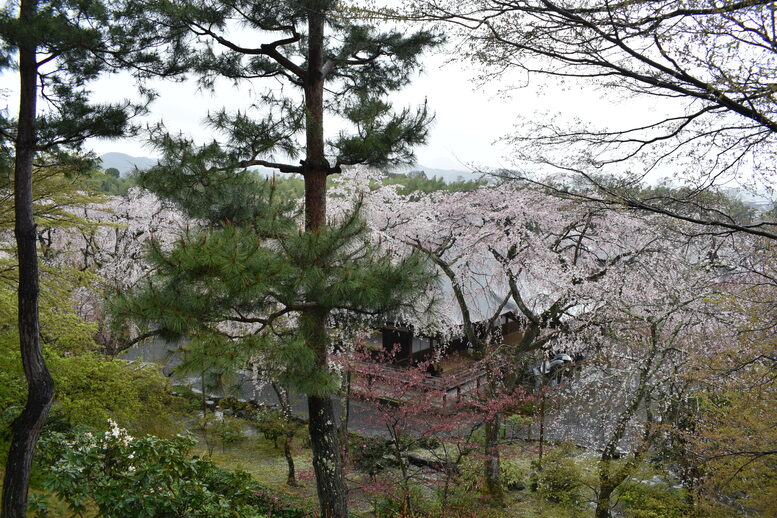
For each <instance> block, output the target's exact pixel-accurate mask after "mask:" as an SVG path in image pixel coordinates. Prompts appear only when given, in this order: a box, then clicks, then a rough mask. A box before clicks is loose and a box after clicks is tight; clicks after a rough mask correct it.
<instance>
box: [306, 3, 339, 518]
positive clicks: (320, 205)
mask: <svg viewBox="0 0 777 518" xmlns="http://www.w3.org/2000/svg"><path fill="white" fill-rule="evenodd" d="M324 25H325V18H324V15H323V13H321V12H318V11H313V10H311V11H309V12H308V69H307V71H306V74H305V83H304V92H305V138H306V141H305V144H306V156H305V161H304V162H303V175H304V177H305V231H306V232H313V233H318V232H320V230H321V229H323V228H324V226H325V225H326V177H327V174H328V173H329V164H328V163H327V161H326V157H325V155H324V75H323V67H324ZM327 316H328V311H327V310H324V309H322V308H313V309H310V310H307V311H305V312H303V313H302V316H301V318H302V327H303V334H304V337H305V340H306V341H307V343H308V346H309V347H310V348H311V349H312V350H313V351H314V352H315V353H316V361H317V367H318V368H319V369H324V370H326V369H328V366H327V358H326V356H327V344H328V340H327V336H326V320H327ZM308 414H309V430H310V444H311V447H312V449H313V469H314V471H315V474H316V488H317V489H318V500H319V504H320V505H321V516H322V518H347V517H348V505H347V499H346V497H347V488H346V485H345V476H344V474H343V467H342V463H341V462H340V460H341V459H340V446H339V441H338V437H337V426H336V421H335V412H334V403H333V401H332V396H331V395H329V394H310V395H308Z"/></svg>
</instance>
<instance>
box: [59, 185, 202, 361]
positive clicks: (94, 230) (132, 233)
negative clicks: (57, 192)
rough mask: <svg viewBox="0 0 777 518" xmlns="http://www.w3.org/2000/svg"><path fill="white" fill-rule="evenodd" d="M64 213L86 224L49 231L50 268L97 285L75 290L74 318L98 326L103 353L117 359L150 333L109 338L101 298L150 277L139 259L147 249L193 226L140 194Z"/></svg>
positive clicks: (134, 192)
mask: <svg viewBox="0 0 777 518" xmlns="http://www.w3.org/2000/svg"><path fill="white" fill-rule="evenodd" d="M69 210H70V211H71V212H73V216H75V217H78V218H81V220H82V221H85V222H89V223H90V224H89V225H84V226H81V227H79V228H75V229H55V230H53V231H51V232H50V233H49V235H48V236H47V239H48V247H47V248H48V249H49V250H50V253H49V258H48V260H49V261H50V262H51V263H52V264H53V265H63V266H67V267H69V268H75V269H79V270H82V271H90V272H93V273H95V274H97V276H98V277H99V279H100V282H99V283H98V284H97V285H95V286H93V287H92V288H82V289H81V290H79V292H78V294H77V297H76V300H77V301H78V303H79V306H80V307H79V312H80V314H81V315H82V316H83V317H84V318H86V319H87V320H89V321H93V322H98V323H99V324H100V326H101V329H100V332H99V333H100V335H101V342H102V343H103V345H104V346H105V348H106V350H107V351H108V352H110V353H112V354H117V353H118V352H120V351H121V350H124V349H126V348H128V347H131V346H132V345H133V344H135V343H137V342H138V341H140V340H142V339H145V338H149V337H150V336H153V334H155V332H156V331H155V330H152V331H150V332H147V333H142V334H140V335H138V334H137V333H136V332H134V331H133V332H130V330H129V329H126V328H125V329H124V332H123V333H119V334H116V333H112V332H111V331H110V329H109V327H110V322H109V321H108V320H109V319H108V318H107V313H106V311H105V300H106V297H111V296H113V295H116V294H118V293H121V292H123V291H125V290H127V289H129V288H131V287H132V286H134V285H135V284H136V283H137V282H138V281H139V280H140V279H142V278H143V277H144V276H145V275H147V274H148V273H149V272H150V271H151V269H152V265H151V264H150V263H149V262H148V261H147V260H146V258H145V257H146V252H147V250H148V248H149V246H151V244H152V243H156V246H160V247H163V248H167V247H169V246H170V245H171V244H172V243H173V242H174V241H175V239H177V237H178V235H179V233H180V231H182V230H183V229H184V228H185V227H187V226H189V225H194V224H196V222H195V221H193V220H190V219H188V218H186V217H185V216H184V215H183V214H182V213H181V212H180V211H178V210H176V209H175V208H174V207H172V206H171V205H170V204H166V203H164V202H163V201H162V200H160V199H159V198H158V197H157V196H155V195H154V194H152V193H150V192H148V191H146V190H144V189H141V188H133V189H130V191H129V192H128V193H127V194H126V195H124V196H111V197H108V198H107V199H105V200H102V201H99V202H97V203H91V204H87V205H84V206H80V207H75V208H71V209H69Z"/></svg>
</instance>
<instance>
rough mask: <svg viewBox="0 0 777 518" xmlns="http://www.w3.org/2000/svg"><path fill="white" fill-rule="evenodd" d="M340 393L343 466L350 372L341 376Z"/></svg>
mask: <svg viewBox="0 0 777 518" xmlns="http://www.w3.org/2000/svg"><path fill="white" fill-rule="evenodd" d="M341 389H342V393H341V394H340V426H339V427H338V430H339V432H340V456H341V460H342V462H343V464H345V462H346V459H347V458H348V421H349V420H350V417H351V371H350V370H346V371H345V373H344V374H343V382H342V387H341Z"/></svg>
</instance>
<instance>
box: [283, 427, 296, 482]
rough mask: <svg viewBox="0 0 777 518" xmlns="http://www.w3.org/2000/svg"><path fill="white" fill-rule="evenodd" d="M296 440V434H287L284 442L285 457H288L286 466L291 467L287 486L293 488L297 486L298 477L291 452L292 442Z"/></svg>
mask: <svg viewBox="0 0 777 518" xmlns="http://www.w3.org/2000/svg"><path fill="white" fill-rule="evenodd" d="M293 439H294V434H291V433H287V434H286V439H285V440H284V441H283V456H284V457H286V464H287V465H288V466H289V474H288V476H287V478H286V484H287V485H289V486H291V487H296V486H297V476H296V471H295V470H294V455H293V454H292V450H291V441H292V440H293Z"/></svg>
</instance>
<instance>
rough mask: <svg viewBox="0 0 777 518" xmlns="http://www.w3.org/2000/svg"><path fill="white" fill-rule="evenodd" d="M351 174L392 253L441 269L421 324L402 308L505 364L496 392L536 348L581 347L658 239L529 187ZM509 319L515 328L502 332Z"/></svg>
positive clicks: (493, 430) (490, 431)
mask: <svg viewBox="0 0 777 518" xmlns="http://www.w3.org/2000/svg"><path fill="white" fill-rule="evenodd" d="M350 182H351V183H350V184H349V185H343V186H342V192H343V193H345V194H347V193H351V196H361V197H363V198H364V203H365V207H366V211H367V213H368V214H369V215H368V217H369V220H370V223H371V225H372V227H373V232H374V233H375V238H376V239H377V240H380V241H384V242H386V243H388V246H389V247H390V248H393V249H394V250H395V252H396V253H398V254H401V253H402V251H403V250H404V251H405V252H407V251H410V250H415V251H420V252H422V253H423V254H424V255H426V256H427V257H429V258H430V260H431V261H432V262H433V263H434V264H435V265H436V266H437V267H438V269H439V271H440V273H441V276H442V277H443V282H442V283H440V284H439V285H438V286H437V287H436V290H437V291H436V293H434V298H435V299H436V302H437V304H436V306H435V307H436V309H437V311H435V312H434V313H427V314H426V318H422V319H420V320H419V319H418V318H414V317H413V316H412V315H410V314H408V315H407V316H406V320H407V322H408V323H409V324H412V325H413V326H414V327H415V328H416V329H417V330H418V331H420V332H425V333H431V334H434V333H437V334H442V335H443V336H451V335H453V334H456V333H460V334H464V335H465V336H466V339H467V340H468V342H469V345H470V347H471V348H472V350H473V352H475V354H476V357H478V358H482V359H486V358H487V359H489V361H492V362H493V361H497V363H502V364H506V365H508V366H509V369H508V370H509V372H510V374H507V375H505V376H503V375H501V373H499V372H497V370H494V369H492V376H491V380H490V382H489V386H490V387H492V390H493V391H494V392H496V391H498V390H501V389H502V388H506V389H508V390H509V389H512V388H514V387H515V386H516V385H517V384H518V383H519V382H521V381H522V379H521V376H520V375H519V373H520V372H522V370H523V369H522V368H521V366H524V365H525V364H526V363H527V359H528V354H529V353H531V352H532V351H535V350H550V349H553V348H555V349H559V348H562V347H563V348H566V349H567V350H572V349H574V348H580V345H579V344H578V343H577V341H576V338H575V336H576V333H577V332H579V331H580V330H582V329H584V328H586V327H588V326H590V325H591V324H592V323H593V322H594V320H593V315H595V314H596V313H597V311H599V309H600V308H601V307H602V306H603V305H604V301H606V300H609V299H610V298H612V297H613V296H614V295H616V294H617V291H614V287H613V283H614V282H617V281H618V280H622V279H626V278H628V277H629V275H630V271H631V270H632V268H634V264H636V263H638V262H640V261H643V260H645V258H649V257H650V256H651V255H654V254H656V253H658V252H659V251H660V250H661V246H662V244H661V241H660V235H659V233H658V232H657V231H656V230H655V228H654V227H653V225H652V223H651V221H650V220H649V219H647V218H640V217H634V216H633V215H628V214H623V213H611V212H608V211H604V210H602V209H600V208H597V207H590V206H586V205H584V204H581V203H578V202H576V201H569V200H564V199H562V198H558V197H555V196H552V195H551V194H549V193H547V192H544V191H543V190H540V189H536V188H524V187H520V186H516V185H514V184H504V185H499V186H486V187H481V188H479V189H477V190H475V191H472V192H466V193H453V194H447V193H433V194H430V195H428V196H423V197H418V196H416V195H414V196H413V197H408V196H401V195H400V194H399V193H398V192H397V190H396V189H394V188H392V187H390V186H389V187H383V188H380V189H377V190H375V191H374V192H370V191H371V188H372V186H374V185H375V184H376V177H375V175H374V173H370V172H368V171H360V172H356V173H355V174H354V175H353V178H352V179H351V180H350ZM344 199H347V196H346V197H345V198H344ZM397 207H401V210H397ZM510 318H512V319H513V320H514V321H515V322H516V323H517V324H518V326H520V332H516V333H514V334H512V336H504V335H503V329H506V328H504V327H503V325H504V324H505V322H506V321H509V320H510ZM497 359H498V360H497ZM498 387H499V389H498ZM498 430H499V415H498V414H496V415H494V419H493V420H491V421H489V422H487V424H486V466H485V472H486V481H487V482H486V487H487V488H488V489H489V490H490V491H492V492H493V493H498V492H499V491H500V489H499V488H501V484H500V483H499V462H498V448H497V439H498Z"/></svg>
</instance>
